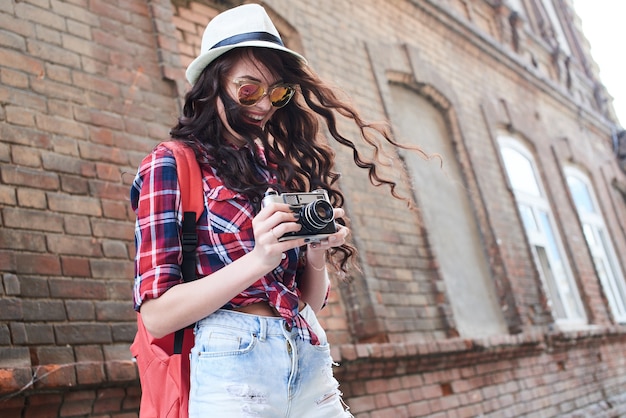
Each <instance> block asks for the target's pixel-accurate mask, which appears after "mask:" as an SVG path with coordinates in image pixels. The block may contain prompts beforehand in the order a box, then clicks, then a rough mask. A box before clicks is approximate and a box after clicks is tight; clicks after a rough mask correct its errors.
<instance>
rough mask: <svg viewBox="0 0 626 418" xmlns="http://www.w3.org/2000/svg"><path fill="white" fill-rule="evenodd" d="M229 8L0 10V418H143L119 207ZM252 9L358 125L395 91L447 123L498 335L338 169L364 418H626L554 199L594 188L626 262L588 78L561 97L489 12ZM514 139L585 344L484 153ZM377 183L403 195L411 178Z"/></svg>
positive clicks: (610, 348)
mask: <svg viewBox="0 0 626 418" xmlns="http://www.w3.org/2000/svg"><path fill="white" fill-rule="evenodd" d="M235 3H238V2H211V1H203V2H199V1H198V2H196V1H190V2H187V1H182V0H180V1H179V0H173V1H170V0H128V1H109V0H67V1H60V0H50V1H40V0H22V1H15V0H9V1H5V2H3V3H2V4H0V28H2V30H0V83H1V85H0V274H1V275H2V276H1V278H2V281H1V286H0V415H2V416H3V417H5V416H6V417H21V416H23V417H48V416H49V417H57V416H63V417H66V416H102V417H104V416H107V417H113V416H115V417H132V416H137V412H136V411H137V406H138V399H139V387H138V380H137V375H136V371H135V366H134V364H133V362H132V361H131V358H130V353H129V351H128V345H129V343H130V341H132V338H133V335H134V323H133V319H134V313H133V311H132V306H131V302H130V301H131V293H130V292H131V285H132V277H133V264H132V261H131V260H132V258H133V255H134V244H133V235H132V234H133V220H134V216H133V214H132V212H131V210H130V208H129V205H128V188H129V184H130V182H131V181H132V178H133V176H134V173H135V170H136V167H137V164H138V163H139V161H140V159H141V158H142V157H143V156H144V155H145V154H146V153H147V152H148V151H149V150H150V148H151V147H152V146H153V145H154V144H156V143H157V142H158V141H160V140H162V139H164V138H165V137H166V135H167V132H168V130H169V128H170V127H171V126H172V125H173V124H174V123H175V120H176V117H177V115H178V111H179V103H180V98H181V97H182V95H183V94H184V92H185V90H186V88H187V86H186V84H185V81H184V76H183V73H184V68H185V66H186V65H187V64H188V63H189V62H190V60H191V59H192V57H193V56H194V55H195V54H196V53H197V51H198V50H199V45H200V39H201V35H202V31H203V29H204V27H205V25H206V22H207V20H208V19H210V18H211V17H213V16H214V15H215V14H216V13H217V12H218V9H219V10H221V9H223V8H224V7H227V5H232V4H235ZM264 4H265V5H266V6H267V8H268V11H269V12H270V14H271V15H272V16H273V17H274V19H275V21H276V22H277V26H278V28H279V30H280V31H281V33H282V34H283V35H284V38H285V41H286V42H287V43H288V45H289V46H291V47H293V48H295V49H297V50H299V51H301V52H302V53H304V54H305V55H306V56H307V58H308V59H309V61H310V63H311V65H312V66H313V67H314V68H315V69H316V70H317V71H318V72H319V73H320V74H321V75H322V76H323V77H324V78H326V79H328V80H331V81H332V82H333V83H336V84H337V85H340V86H341V87H342V89H343V90H345V91H346V92H347V93H348V94H350V95H351V96H352V97H353V98H354V101H355V103H356V104H357V105H358V106H359V108H361V109H362V110H363V112H364V114H365V115H366V116H367V117H368V118H371V119H381V118H385V117H388V116H389V112H391V111H392V110H393V103H390V102H389V99H388V95H387V94H386V93H387V92H388V91H387V90H386V85H387V84H388V83H389V82H394V83H400V84H402V85H406V86H407V88H410V89H413V90H414V91H415V92H416V94H420V95H422V96H423V97H426V98H427V99H428V100H430V101H432V102H433V103H434V104H435V105H436V106H438V107H439V108H440V109H441V111H442V114H443V115H444V117H445V119H446V121H447V123H448V128H449V130H450V133H451V135H450V137H451V141H453V143H454V146H455V149H456V150H457V151H458V157H459V162H460V165H461V167H462V169H463V171H464V173H465V175H466V176H467V184H468V189H469V193H470V195H471V196H470V198H471V202H472V204H473V205H474V206H475V210H476V219H477V223H478V225H479V228H480V230H481V232H482V234H483V239H484V243H483V245H484V246H485V253H486V254H488V259H489V262H490V264H491V268H492V271H493V280H494V283H495V286H496V288H497V289H498V298H499V302H500V305H501V306H503V317H504V318H505V322H506V324H507V326H508V328H509V330H510V331H511V335H502V336H494V337H489V338H483V339H470V338H463V337H458V333H457V331H456V329H455V318H454V315H453V314H452V312H451V308H450V300H451V298H454V294H450V292H449V291H448V289H447V288H446V285H445V282H444V280H442V277H441V272H440V271H439V270H438V262H437V259H436V257H435V256H434V255H433V254H432V252H431V248H430V247H429V238H428V225H424V224H421V223H420V222H421V219H420V216H419V214H415V213H412V212H410V211H408V210H407V209H406V207H405V205H404V203H403V202H400V201H396V200H394V199H390V198H389V197H388V192H387V191H386V190H384V189H376V188H372V187H370V186H368V184H367V178H366V175H365V173H363V172H361V171H360V170H358V169H356V168H354V167H353V164H352V163H351V156H350V155H349V154H348V153H345V152H344V150H341V149H337V152H338V168H339V170H340V171H341V172H342V174H343V177H342V179H341V186H342V188H343V190H344V192H345V193H346V196H347V202H346V209H347V211H348V214H349V216H350V218H351V221H352V228H353V238H354V242H355V244H356V245H357V247H358V248H359V251H360V260H359V261H360V264H361V267H362V272H361V273H355V274H354V276H353V277H352V278H351V279H352V281H351V283H350V284H346V283H341V282H340V281H339V280H338V278H337V277H333V279H334V282H335V287H334V290H333V292H332V294H331V299H330V303H329V305H328V306H327V308H326V309H325V310H324V311H323V312H322V314H321V320H322V322H323V323H324V325H325V326H326V328H327V329H328V334H329V337H330V340H331V343H332V344H333V355H334V357H335V359H336V360H337V361H338V362H339V363H340V366H339V367H338V368H337V369H336V373H337V377H338V378H339V380H340V382H341V389H342V390H343V392H344V394H345V398H346V401H347V402H348V404H350V406H351V408H352V411H353V413H354V414H355V416H357V417H359V418H379V417H394V418H395V417H416V416H430V417H444V416H445V417H471V416H480V415H485V416H494V417H495V416H502V417H504V416H523V415H527V416H544V417H549V416H557V415H563V416H620V414H622V415H626V395H624V393H625V392H626V390H625V389H624V388H625V387H626V362H625V360H624V359H625V358H626V330H625V329H624V326H619V325H616V324H614V323H613V320H612V319H611V316H610V313H609V311H608V309H607V305H606V301H605V300H604V297H603V294H602V289H601V287H600V286H599V285H598V280H597V277H596V276H595V272H594V269H593V264H592V262H591V260H590V258H589V255H588V251H587V250H586V247H585V245H584V240H583V238H582V236H581V235H580V231H579V230H578V229H576V225H577V220H576V215H575V212H574V211H573V210H572V207H571V205H570V202H569V201H568V198H567V195H566V193H565V191H564V190H563V183H562V181H561V180H560V169H561V166H562V164H564V163H565V162H567V161H572V160H574V161H577V162H579V163H580V164H582V165H583V166H584V167H585V168H586V169H587V170H588V171H589V172H590V174H591V176H592V177H593V179H594V181H595V184H596V185H597V187H596V192H597V193H598V195H599V196H598V198H599V199H600V200H601V203H602V205H603V208H605V217H606V222H607V226H608V228H609V230H611V231H613V233H614V236H613V241H614V244H615V246H616V250H617V252H618V253H619V254H626V237H625V235H624V232H623V231H624V230H626V220H625V219H626V217H625V216H624V214H625V213H626V208H625V205H624V200H623V197H622V195H620V193H619V192H618V191H617V190H616V189H615V188H614V187H612V186H611V185H612V184H614V183H615V182H617V183H619V182H621V184H624V182H625V181H626V178H625V176H624V174H623V173H622V172H621V171H620V170H619V167H618V166H617V162H616V159H615V157H614V155H613V154H612V152H611V149H610V140H609V132H610V125H609V124H608V123H607V119H606V117H609V119H610V114H603V112H605V111H604V110H603V109H602V108H600V107H599V106H598V105H597V102H596V101H595V98H594V96H593V93H594V92H593V83H594V81H596V80H595V78H594V77H595V76H592V77H591V78H590V77H588V76H587V75H585V73H584V71H583V67H584V66H585V65H587V66H588V65H589V64H588V63H587V64H585V63H584V62H583V60H584V59H585V55H584V54H582V55H576V56H575V57H574V58H573V61H572V62H571V63H570V68H571V70H570V71H571V73H570V77H571V79H570V80H569V81H568V79H567V77H565V72H564V71H563V69H562V68H561V67H560V65H561V64H562V61H559V60H560V59H562V58H563V57H558V56H556V58H555V56H554V55H553V54H551V51H549V50H547V49H546V45H545V42H543V41H541V39H540V38H539V37H538V36H537V35H531V34H528V33H525V32H520V33H514V30H513V29H512V28H511V26H510V24H509V19H508V18H509V13H510V10H508V9H507V8H506V7H504V6H501V7H493V6H491V5H490V3H488V2H482V1H478V0H477V1H470V2H461V1H459V0H421V1H409V0H406V1H394V2H389V1H377V0H368V1H359V2H334V1H330V0H328V1H326V0H324V1H319V2H305V1H288V0H272V1H267V2H265V3H264ZM563 4H565V3H563ZM531 23H532V22H531ZM529 28H530V26H529ZM587 59H588V55H587ZM568 83H570V85H569V86H568ZM599 92H600V93H601V94H602V90H599ZM342 126H343V127H344V129H345V132H346V133H347V135H348V136H351V137H355V138H356V135H357V132H355V130H354V128H352V127H351V126H349V125H342ZM504 128H508V129H509V130H510V131H514V132H515V133H517V134H519V135H521V136H523V137H525V138H527V139H528V140H529V141H530V142H531V143H532V144H533V146H534V147H535V148H536V150H537V155H538V160H539V163H540V164H541V167H542V172H543V173H544V181H546V182H547V183H548V187H549V190H550V191H551V193H552V194H553V196H552V201H553V202H554V207H556V208H558V210H557V212H556V215H555V216H557V217H558V222H559V225H560V227H561V228H562V232H563V235H564V236H566V247H567V253H568V256H569V257H570V259H571V263H572V265H573V269H574V270H575V272H576V280H577V283H578V284H579V288H580V291H581V294H582V295H583V302H584V304H585V307H586V309H587V314H588V316H589V317H590V322H591V324H592V325H593V326H592V327H588V328H585V329H582V330H578V331H563V330H558V329H553V326H552V322H553V321H552V318H551V314H550V311H549V309H548V307H547V306H546V304H545V297H544V295H543V293H542V291H541V289H540V288H539V287H538V286H537V283H538V279H537V277H536V269H535V268H534V266H533V262H532V259H530V257H529V252H528V248H527V245H526V241H525V238H524V236H523V231H522V229H521V227H520V225H519V219H518V217H517V213H516V209H515V206H514V202H513V200H512V197H511V195H510V192H509V191H508V189H507V185H506V181H505V179H504V177H503V171H502V170H501V167H500V165H499V162H498V158H497V156H496V155H497V153H496V152H495V148H494V135H495V134H496V133H497V131H498V129H504ZM417 138H418V142H419V136H417ZM590 149H591V150H593V152H582V151H581V150H590ZM392 152H393V151H392ZM388 173H389V175H391V176H393V177H394V178H396V179H397V181H398V182H399V184H400V188H401V191H402V192H403V193H405V194H408V195H409V196H411V195H412V190H411V187H412V186H411V185H410V183H409V181H408V175H407V173H405V172H404V171H403V170H402V164H400V165H396V166H395V167H394V168H392V169H389V170H388ZM620 261H621V262H622V263H624V260H623V259H621V260H620ZM623 267H624V266H623ZM623 270H626V268H623ZM407 301H408V302H407ZM412 318H414V319H415V320H412ZM477 326H479V324H477ZM33 375H34V378H33ZM576 414H578V415H576Z"/></svg>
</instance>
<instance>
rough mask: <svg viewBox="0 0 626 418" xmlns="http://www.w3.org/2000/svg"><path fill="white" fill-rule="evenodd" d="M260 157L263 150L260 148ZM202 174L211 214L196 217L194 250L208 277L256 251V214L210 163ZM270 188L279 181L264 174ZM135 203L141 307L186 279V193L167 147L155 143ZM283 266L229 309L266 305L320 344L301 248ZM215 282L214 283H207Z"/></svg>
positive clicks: (135, 187) (138, 179) (136, 186)
mask: <svg viewBox="0 0 626 418" xmlns="http://www.w3.org/2000/svg"><path fill="white" fill-rule="evenodd" d="M259 153H260V155H262V154H263V153H262V152H261V150H259ZM200 170H201V173H202V177H203V186H204V196H205V199H204V201H205V210H204V212H203V213H202V215H201V216H200V218H199V219H198V222H197V225H196V230H197V231H198V246H197V248H196V255H197V263H196V273H197V277H205V276H208V275H210V274H211V273H213V272H215V271H217V270H219V269H221V268H222V267H224V266H226V265H227V264H230V263H232V262H233V261H235V260H237V259H238V258H239V257H241V256H243V255H244V254H247V253H249V252H250V251H251V250H252V249H253V248H254V233H253V230H252V218H253V217H254V216H255V210H254V208H253V205H252V204H251V203H250V202H249V200H248V199H247V198H246V197H245V196H244V195H242V194H240V193H237V192H234V191H232V190H229V189H227V188H226V186H224V183H223V182H222V181H221V180H220V179H219V178H218V177H217V176H216V175H215V170H214V169H213V168H212V167H211V166H210V164H209V163H208V159H206V158H205V159H204V161H202V163H201V164H200ZM259 175H261V176H263V177H264V178H265V179H266V181H267V182H268V184H272V183H276V180H275V179H274V178H272V177H271V176H270V174H269V173H268V172H266V171H262V170H259ZM130 197H131V205H132V208H133V210H134V211H135V213H136V214H137V220H136V223H135V245H136V256H135V284H134V291H133V298H134V302H135V309H136V310H139V307H140V306H141V304H142V303H143V302H144V301H145V300H148V299H153V298H158V297H159V296H161V295H162V294H163V293H165V292H166V291H167V290H168V289H169V288H170V287H172V286H175V285H177V284H179V283H181V282H182V273H181V268H180V264H181V262H182V246H181V225H182V213H183V210H182V208H181V195H180V189H179V183H178V177H177V173H176V159H175V158H174V155H173V153H172V151H170V150H169V149H168V148H166V147H165V146H157V147H156V148H155V149H154V150H153V151H152V152H151V153H150V154H149V155H148V156H146V157H145V158H144V160H143V161H142V162H141V165H140V167H139V170H138V172H137V176H136V177H135V180H134V182H133V185H132V187H131V191H130ZM285 255H286V257H285V258H284V259H283V261H282V262H281V264H280V265H279V266H278V267H276V269H274V270H273V271H272V272H270V273H268V274H267V275H266V276H265V277H262V278H260V279H259V280H258V281H257V282H256V283H254V284H253V285H252V286H250V287H249V288H248V289H246V290H245V291H243V292H242V293H240V294H239V295H237V296H236V297H235V298H234V299H232V300H231V301H230V302H228V303H227V304H226V305H224V306H223V308H226V309H232V308H236V307H242V306H247V305H250V304H253V303H256V302H261V301H266V302H268V303H269V304H270V305H271V306H273V307H274V308H276V310H277V311H278V313H279V314H280V316H281V317H283V318H285V319H286V320H287V322H288V323H289V324H290V325H292V326H295V327H297V328H298V330H299V332H300V335H301V336H302V337H303V338H305V339H310V340H311V343H312V344H319V340H318V338H317V336H316V335H315V334H314V333H313V332H312V331H311V329H310V327H309V326H308V324H307V323H306V321H305V320H304V319H303V318H302V316H300V315H298V300H299V299H300V290H299V289H298V286H297V278H298V277H299V275H300V274H301V273H302V269H303V266H302V264H301V263H300V262H299V249H298V248H296V249H293V250H290V251H288V252H286V253H285ZM208 280H210V279H208Z"/></svg>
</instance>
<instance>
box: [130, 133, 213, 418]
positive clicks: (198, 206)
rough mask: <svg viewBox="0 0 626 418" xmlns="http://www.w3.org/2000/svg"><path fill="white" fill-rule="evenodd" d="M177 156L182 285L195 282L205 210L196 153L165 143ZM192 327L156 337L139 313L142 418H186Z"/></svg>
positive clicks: (136, 345) (135, 351) (136, 351)
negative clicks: (198, 230) (200, 223)
mask: <svg viewBox="0 0 626 418" xmlns="http://www.w3.org/2000/svg"><path fill="white" fill-rule="evenodd" d="M162 145H165V146H166V147H167V148H169V149H170V150H171V151H172V152H173V153H174V157H175V158H176V172H177V175H178V182H179V184H180V193H181V200H182V206H183V211H184V215H183V234H182V246H183V263H182V265H181V268H182V272H183V281H191V280H195V278H196V263H195V251H196V246H197V243H198V235H197V233H196V221H197V220H198V218H199V217H200V215H201V214H202V212H203V211H204V194H203V192H202V190H203V188H202V177H201V173H200V166H199V165H198V162H197V160H196V156H195V153H194V152H193V150H192V149H191V148H189V147H187V146H186V145H185V144H183V143H182V142H179V141H168V142H164V143H163V144H162ZM193 341H194V336H193V328H191V327H188V328H185V329H181V330H178V331H176V332H175V333H172V334H169V335H166V336H165V337H163V338H154V337H152V336H151V335H150V334H149V333H148V331H147V330H146V328H145V326H144V325H143V322H142V321H141V314H139V313H137V334H136V336H135V340H134V341H133V343H132V345H131V346H130V351H131V353H132V355H133V356H134V357H135V359H136V360H137V368H138V370H139V379H140V381H141V392H142V393H141V404H140V406H139V417H140V418H187V417H188V415H189V411H188V406H189V353H190V351H191V347H192V346H193Z"/></svg>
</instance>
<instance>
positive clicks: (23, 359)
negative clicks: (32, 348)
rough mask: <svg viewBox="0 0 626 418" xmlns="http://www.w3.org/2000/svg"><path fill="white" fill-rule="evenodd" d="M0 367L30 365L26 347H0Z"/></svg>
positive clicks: (9, 367) (10, 367) (8, 367)
mask: <svg viewBox="0 0 626 418" xmlns="http://www.w3.org/2000/svg"><path fill="white" fill-rule="evenodd" d="M0 367H1V368H2V369H12V368H20V367H30V353H29V351H28V348H26V347H0Z"/></svg>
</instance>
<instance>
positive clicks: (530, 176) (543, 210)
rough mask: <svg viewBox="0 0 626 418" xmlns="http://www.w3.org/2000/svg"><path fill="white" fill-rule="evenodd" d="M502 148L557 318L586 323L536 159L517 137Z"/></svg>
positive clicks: (564, 322) (504, 139)
mask: <svg viewBox="0 0 626 418" xmlns="http://www.w3.org/2000/svg"><path fill="white" fill-rule="evenodd" d="M499 145H500V153H501V155H502V160H503V162H504V166H505V169H506V173H507V176H508V178H509V182H510V184H511V187H512V188H513V193H514V195H515V200H516V202H517V207H518V209H519V212H520V216H521V218H522V222H523V224H524V230H525V232H526V236H527V238H528V242H529V244H530V246H531V249H532V253H533V257H534V261H535V263H536V266H537V270H538V271H539V274H540V276H541V279H542V283H543V285H544V287H545V290H546V293H547V296H548V297H549V305H550V307H551V309H552V313H553V315H554V318H555V319H556V321H557V323H559V324H562V325H567V324H572V325H574V324H582V323H586V316H585V312H584V309H583V306H582V302H581V300H580V295H579V294H578V290H577V287H576V283H575V282H574V278H573V275H572V272H571V270H570V267H569V263H568V261H567V259H566V257H565V252H564V250H563V244H562V240H561V237H560V236H559V233H558V230H557V228H556V224H555V222H554V217H553V215H552V210H551V209H550V205H549V202H548V199H547V197H546V193H545V188H544V187H543V185H542V182H541V179H540V177H539V175H538V171H537V168H536V165H535V160H534V158H533V156H532V154H531V153H530V151H529V150H528V149H527V148H526V147H525V146H524V145H522V143H521V142H520V141H517V140H515V139H513V138H510V137H500V138H499Z"/></svg>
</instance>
